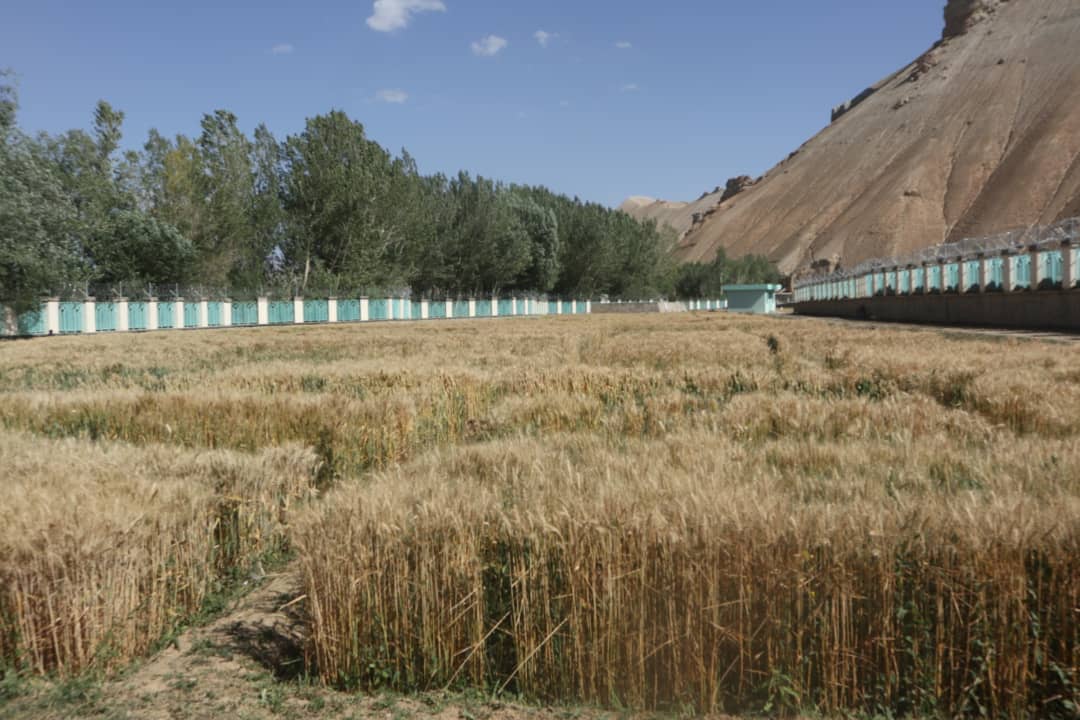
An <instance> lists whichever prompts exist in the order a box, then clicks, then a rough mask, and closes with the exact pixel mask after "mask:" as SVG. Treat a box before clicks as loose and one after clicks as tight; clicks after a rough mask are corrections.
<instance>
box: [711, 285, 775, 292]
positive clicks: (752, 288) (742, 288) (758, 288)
mask: <svg viewBox="0 0 1080 720" xmlns="http://www.w3.org/2000/svg"><path fill="white" fill-rule="evenodd" d="M782 288H783V286H782V285H725V286H724V292H730V291H734V292H778V291H780V290H781V289H782Z"/></svg>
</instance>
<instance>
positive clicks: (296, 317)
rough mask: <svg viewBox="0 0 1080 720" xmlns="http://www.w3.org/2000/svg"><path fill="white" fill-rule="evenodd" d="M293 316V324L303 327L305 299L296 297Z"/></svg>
mask: <svg viewBox="0 0 1080 720" xmlns="http://www.w3.org/2000/svg"><path fill="white" fill-rule="evenodd" d="M292 314H293V323H295V324H297V325H303V323H304V298H302V297H294V298H293V301H292Z"/></svg>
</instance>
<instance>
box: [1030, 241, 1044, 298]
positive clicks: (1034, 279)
mask: <svg viewBox="0 0 1080 720" xmlns="http://www.w3.org/2000/svg"><path fill="white" fill-rule="evenodd" d="M1028 257H1029V258H1031V275H1030V278H1031V289H1032V290H1038V289H1039V283H1041V282H1042V281H1043V276H1042V267H1040V263H1039V260H1041V259H1042V254H1041V253H1040V252H1039V248H1038V247H1036V246H1035V245H1032V246H1031V247H1030V248H1028Z"/></svg>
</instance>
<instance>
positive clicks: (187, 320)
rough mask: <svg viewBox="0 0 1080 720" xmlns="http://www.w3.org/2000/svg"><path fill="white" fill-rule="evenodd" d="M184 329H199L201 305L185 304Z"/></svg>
mask: <svg viewBox="0 0 1080 720" xmlns="http://www.w3.org/2000/svg"><path fill="white" fill-rule="evenodd" d="M184 327H186V328H193V327H199V303H197V302H186V303H184Z"/></svg>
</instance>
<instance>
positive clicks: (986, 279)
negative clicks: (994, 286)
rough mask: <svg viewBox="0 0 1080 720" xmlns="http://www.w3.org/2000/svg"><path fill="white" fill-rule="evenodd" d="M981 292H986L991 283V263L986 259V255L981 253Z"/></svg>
mask: <svg viewBox="0 0 1080 720" xmlns="http://www.w3.org/2000/svg"><path fill="white" fill-rule="evenodd" d="M978 257H979V292H980V293H984V292H986V286H987V285H989V284H990V263H988V262H987V261H986V255H984V254H983V253H979V256H978Z"/></svg>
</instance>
